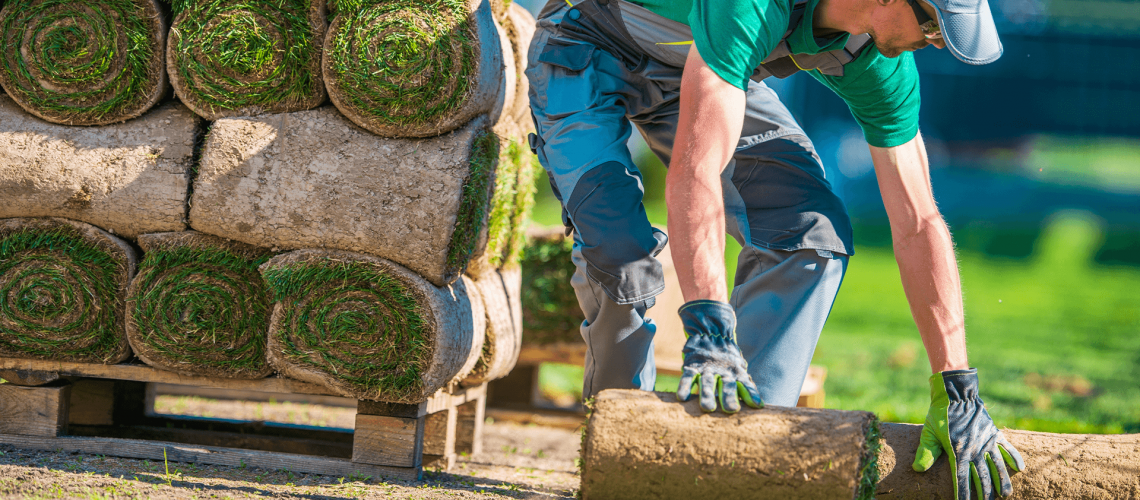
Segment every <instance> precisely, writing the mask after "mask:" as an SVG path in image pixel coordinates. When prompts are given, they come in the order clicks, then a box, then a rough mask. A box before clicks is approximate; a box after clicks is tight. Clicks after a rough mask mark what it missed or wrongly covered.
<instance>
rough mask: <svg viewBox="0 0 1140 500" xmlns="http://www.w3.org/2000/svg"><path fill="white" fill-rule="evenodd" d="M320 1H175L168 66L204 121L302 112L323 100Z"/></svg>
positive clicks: (185, 99) (322, 11)
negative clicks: (227, 117) (229, 117)
mask: <svg viewBox="0 0 1140 500" xmlns="http://www.w3.org/2000/svg"><path fill="white" fill-rule="evenodd" d="M324 3H325V2H324V0H174V1H173V13H174V14H175V18H174V24H173V26H172V28H171V30H170V44H169V47H168V49H167V56H166V64H167V71H168V72H169V74H170V81H171V83H172V84H173V85H174V91H175V92H176V93H177V94H178V97H179V99H181V100H182V102H184V103H185V104H186V105H187V106H188V107H189V108H190V109H192V110H194V112H195V113H198V114H199V115H201V116H202V117H204V118H206V119H207V120H217V119H219V118H222V117H226V116H246V115H258V114H263V113H283V112H287V111H300V110H304V109H311V108H314V107H316V106H319V105H320V104H321V103H322V102H324V100H325V95H326V94H325V86H324V83H323V82H322V81H321V75H320V62H321V47H322V46H323V43H324V36H325V29H326V23H325V5H324Z"/></svg>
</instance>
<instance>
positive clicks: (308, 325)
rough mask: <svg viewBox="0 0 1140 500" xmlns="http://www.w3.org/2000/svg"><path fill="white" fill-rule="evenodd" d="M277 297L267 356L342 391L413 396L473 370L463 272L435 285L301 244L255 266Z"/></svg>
mask: <svg viewBox="0 0 1140 500" xmlns="http://www.w3.org/2000/svg"><path fill="white" fill-rule="evenodd" d="M260 270H261V273H262V275H263V276H264V277H265V280H266V282H267V283H268V285H269V287H270V290H271V291H272V293H273V297H274V300H275V304H274V307H273V315H272V318H271V320H270V328H269V362H270V364H271V365H272V366H273V367H274V368H276V369H277V371H278V372H279V373H281V374H283V375H286V376H288V377H291V378H295V379H298V380H303V381H306V382H311V383H316V384H321V385H324V386H326V387H328V388H330V389H332V390H334V391H336V392H337V393H339V394H341V395H344V396H346V397H352V398H356V399H367V400H375V401H387V402H394V403H409V404H413V403H419V402H422V401H425V400H426V399H427V398H429V397H430V396H431V395H432V394H434V393H435V392H436V391H437V390H439V389H441V388H443V387H445V386H446V385H447V384H448V382H450V381H452V380H454V379H455V378H456V377H457V376H458V375H460V374H462V373H464V372H467V371H469V370H471V368H472V367H473V366H474V365H475V362H476V361H477V360H478V357H479V353H480V352H481V350H482V347H483V335H484V331H485V329H486V324H485V319H484V314H485V313H484V311H483V306H482V302H481V300H479V299H477V298H476V299H474V300H472V297H471V295H474V294H473V293H469V289H470V287H472V286H473V285H472V284H471V283H470V281H469V280H467V279H466V278H464V279H461V280H459V281H457V282H455V283H454V284H452V285H450V286H447V287H442V288H440V287H436V286H434V285H432V284H431V283H429V282H428V281H427V280H425V279H423V278H422V277H420V276H418V275H416V274H415V273H413V272H411V271H409V270H408V269H406V268H404V267H402V266H399V265H397V264H394V263H392V262H390V261H386V260H384V259H380V258H376V257H371V256H367V255H363V254H354V253H350V252H343V251H337V250H298V251H295V252H290V253H287V254H282V255H278V256H276V257H274V258H272V259H270V260H269V261H268V262H266V263H265V264H263V265H262V266H261V268H260Z"/></svg>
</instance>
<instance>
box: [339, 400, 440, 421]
mask: <svg viewBox="0 0 1140 500" xmlns="http://www.w3.org/2000/svg"><path fill="white" fill-rule="evenodd" d="M427 407H428V403H427V402H426V401H425V402H423V403H420V404H414V405H408V404H400V403H385V402H383V401H365V400H363V399H362V400H360V401H357V402H356V414H357V415H379V416H382V417H400V418H419V417H422V416H424V415H427V414H428V411H427Z"/></svg>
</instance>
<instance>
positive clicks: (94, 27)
mask: <svg viewBox="0 0 1140 500" xmlns="http://www.w3.org/2000/svg"><path fill="white" fill-rule="evenodd" d="M165 44H166V22H165V20H164V16H163V15H162V11H161V10H160V9H159V5H158V4H157V3H156V1H155V0H85V1H80V0H10V1H8V2H6V3H5V4H4V8H3V10H0V85H2V86H3V87H4V89H5V90H6V91H7V92H8V95H10V96H11V97H12V99H14V100H15V101H16V102H17V103H18V104H19V105H20V107H22V108H24V109H25V110H27V111H28V112H29V113H32V114H33V115H36V116H38V117H40V118H42V119H44V120H47V121H49V122H53V123H60V124H64V125H106V124H110V123H117V122H121V121H124V120H129V119H131V118H134V117H136V116H139V115H141V114H143V113H144V112H145V111H146V110H148V109H150V108H151V107H152V106H154V105H155V104H156V103H158V101H159V99H161V98H162V96H163V94H164V93H165V90H166V71H165V66H164V61H163V55H164V49H165V46H166V45H165Z"/></svg>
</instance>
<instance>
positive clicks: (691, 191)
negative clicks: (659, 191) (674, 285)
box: [665, 48, 745, 302]
mask: <svg viewBox="0 0 1140 500" xmlns="http://www.w3.org/2000/svg"><path fill="white" fill-rule="evenodd" d="M744 101H745V95H744V91H742V90H740V89H738V88H736V87H733V86H732V85H730V84H728V83H727V82H725V81H724V80H723V79H721V78H720V77H719V76H717V75H716V73H714V72H713V71H712V69H710V68H709V67H708V66H707V65H706V64H705V63H704V61H703V60H701V57H700V54H698V53H697V50H696V49H695V48H694V49H691V50H690V51H689V58H688V60H687V61H686V63H685V71H684V76H683V77H682V80H681V103H680V116H679V117H678V125H677V137H676V140H675V141H674V143H673V158H672V161H671V162H670V163H669V173H668V175H667V176H666V178H665V202H666V205H667V206H668V209H669V235H670V241H671V242H672V245H673V251H672V252H673V264H674V265H675V266H676V268H677V279H678V281H680V284H681V293H682V295H684V297H685V301H693V300H699V299H708V300H719V301H723V302H727V301H728V293H727V291H726V290H725V286H724V281H725V278H724V276H725V272H724V197H723V195H722V192H721V185H720V172H721V170H723V169H724V167H725V166H726V165H728V162H729V160H731V159H732V153H733V151H734V150H735V148H736V142H737V140H738V139H739V137H740V129H741V127H743V124H744Z"/></svg>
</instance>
